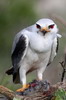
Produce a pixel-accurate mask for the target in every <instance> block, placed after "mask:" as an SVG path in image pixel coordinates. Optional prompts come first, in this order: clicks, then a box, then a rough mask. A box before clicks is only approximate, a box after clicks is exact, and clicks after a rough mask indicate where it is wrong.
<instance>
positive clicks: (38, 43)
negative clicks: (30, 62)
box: [30, 34, 53, 52]
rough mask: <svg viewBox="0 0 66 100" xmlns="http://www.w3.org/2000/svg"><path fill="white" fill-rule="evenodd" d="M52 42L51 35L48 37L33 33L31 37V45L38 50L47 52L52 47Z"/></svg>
mask: <svg viewBox="0 0 66 100" xmlns="http://www.w3.org/2000/svg"><path fill="white" fill-rule="evenodd" d="M52 42H53V40H52V39H51V36H49V37H47V38H46V37H44V36H40V35H38V34H35V35H34V34H33V35H32V38H30V47H31V48H32V49H34V50H35V51H37V52H47V51H48V50H49V49H51V46H52Z"/></svg>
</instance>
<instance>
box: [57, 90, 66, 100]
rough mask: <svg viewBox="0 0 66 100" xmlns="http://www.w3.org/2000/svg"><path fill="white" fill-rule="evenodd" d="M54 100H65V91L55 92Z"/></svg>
mask: <svg viewBox="0 0 66 100" xmlns="http://www.w3.org/2000/svg"><path fill="white" fill-rule="evenodd" d="M55 97H56V98H55V100H66V91H65V90H63V89H58V90H57V91H56V92H55Z"/></svg>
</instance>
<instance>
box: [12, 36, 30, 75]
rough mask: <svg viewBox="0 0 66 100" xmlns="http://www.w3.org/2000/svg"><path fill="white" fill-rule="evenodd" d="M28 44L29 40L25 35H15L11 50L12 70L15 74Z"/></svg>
mask: <svg viewBox="0 0 66 100" xmlns="http://www.w3.org/2000/svg"><path fill="white" fill-rule="evenodd" d="M28 44H29V39H28V37H27V36H26V35H23V34H17V36H16V38H15V40H14V43H13V48H12V55H11V59H12V65H13V68H14V73H15V72H17V70H18V68H19V67H20V66H19V62H20V60H21V59H23V58H24V57H25V55H26V52H27V48H28Z"/></svg>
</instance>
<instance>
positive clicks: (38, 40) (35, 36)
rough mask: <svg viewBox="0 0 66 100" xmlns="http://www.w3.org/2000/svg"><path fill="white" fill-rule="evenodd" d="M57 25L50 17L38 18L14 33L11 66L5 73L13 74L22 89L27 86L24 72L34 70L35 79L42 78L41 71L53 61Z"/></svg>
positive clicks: (56, 48)
mask: <svg viewBox="0 0 66 100" xmlns="http://www.w3.org/2000/svg"><path fill="white" fill-rule="evenodd" d="M58 37H61V35H60V34H58V28H57V25H56V24H55V23H54V22H53V21H52V20H51V19H40V20H39V21H37V22H36V23H35V24H34V25H32V26H29V27H27V28H25V29H23V30H21V31H20V32H19V33H17V34H16V36H15V39H14V42H13V47H12V54H11V59H12V66H13V67H12V68H11V69H9V70H8V71H7V72H6V73H7V74H8V75H11V74H12V75H13V82H14V83H21V84H22V88H20V89H18V90H17V91H18V92H20V91H23V90H24V89H26V88H27V87H28V84H26V74H28V73H30V72H32V71H34V70H36V72H37V79H38V80H42V78H43V72H44V71H45V69H46V67H47V66H48V65H49V64H50V63H51V62H52V61H53V59H54V57H55V56H56V54H57V51H58Z"/></svg>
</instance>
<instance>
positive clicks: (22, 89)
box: [16, 84, 29, 92]
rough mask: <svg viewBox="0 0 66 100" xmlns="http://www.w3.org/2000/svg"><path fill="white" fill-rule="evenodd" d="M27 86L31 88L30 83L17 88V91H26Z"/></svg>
mask: <svg viewBox="0 0 66 100" xmlns="http://www.w3.org/2000/svg"><path fill="white" fill-rule="evenodd" d="M27 88H29V84H25V85H23V87H22V88H20V89H17V90H16V92H23V91H24V90H25V89H27Z"/></svg>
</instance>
